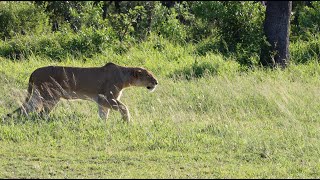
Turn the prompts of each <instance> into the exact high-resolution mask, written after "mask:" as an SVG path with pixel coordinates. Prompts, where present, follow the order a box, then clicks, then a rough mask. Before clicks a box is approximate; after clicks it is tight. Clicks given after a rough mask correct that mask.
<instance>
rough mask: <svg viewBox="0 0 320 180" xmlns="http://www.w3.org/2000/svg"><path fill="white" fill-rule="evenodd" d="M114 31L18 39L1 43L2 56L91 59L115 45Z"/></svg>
mask: <svg viewBox="0 0 320 180" xmlns="http://www.w3.org/2000/svg"><path fill="white" fill-rule="evenodd" d="M113 36H114V35H113V31H112V30H111V29H105V30H94V29H92V28H86V29H84V30H82V31H80V32H78V33H76V34H75V33H73V32H66V33H64V32H56V33H54V34H50V35H42V36H35V35H34V36H15V37H14V38H12V39H11V40H9V41H3V42H2V43H1V44H0V56H2V57H7V58H13V59H21V58H23V57H24V58H27V57H29V56H30V55H32V54H38V55H40V56H47V57H49V58H51V59H53V60H62V59H64V58H66V57H67V56H69V55H71V56H74V57H81V56H85V57H91V56H92V55H94V54H96V53H101V52H102V51H103V50H104V49H105V48H107V47H108V46H109V45H110V44H112V42H113Z"/></svg>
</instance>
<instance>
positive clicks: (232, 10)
mask: <svg viewBox="0 0 320 180" xmlns="http://www.w3.org/2000/svg"><path fill="white" fill-rule="evenodd" d="M263 8H264V7H263V6H262V5H261V4H260V3H256V2H221V1H206V2H197V3H194V4H193V5H192V12H193V13H194V14H195V17H196V18H200V19H202V21H204V22H205V23H206V24H207V27H208V28H209V29H210V28H211V29H212V27H216V31H217V32H215V31H213V33H217V34H212V35H211V36H218V37H220V38H219V41H220V42H217V41H213V42H212V43H213V44H214V45H213V46H212V47H214V48H215V47H216V45H219V46H220V47H217V49H218V50H220V52H222V53H223V54H228V53H233V55H235V56H236V58H237V61H238V62H239V63H241V64H243V65H253V62H251V61H249V60H248V59H250V57H251V56H252V54H254V53H259V51H260V44H261V42H262V40H263V39H262V37H263V36H262V35H263V31H262V30H263V28H262V24H263V20H264V9H263ZM208 43H209V42H207V43H206V44H207V45H206V46H207V47H208V46H209V45H208ZM240 48H241V51H242V52H241V53H238V51H239V50H240ZM238 55H240V56H238Z"/></svg>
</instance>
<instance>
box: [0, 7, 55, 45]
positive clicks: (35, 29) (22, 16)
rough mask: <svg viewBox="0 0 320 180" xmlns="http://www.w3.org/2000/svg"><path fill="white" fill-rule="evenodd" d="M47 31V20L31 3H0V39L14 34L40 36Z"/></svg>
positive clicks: (42, 10) (40, 10) (39, 8)
mask: <svg viewBox="0 0 320 180" xmlns="http://www.w3.org/2000/svg"><path fill="white" fill-rule="evenodd" d="M48 30H49V18H48V16H47V15H46V14H45V13H44V9H43V8H41V6H38V7H36V6H35V5H34V4H32V3H31V2H23V1H19V2H8V1H6V2H0V38H2V39H5V38H11V37H13V36H14V35H16V34H40V33H42V32H47V31H48Z"/></svg>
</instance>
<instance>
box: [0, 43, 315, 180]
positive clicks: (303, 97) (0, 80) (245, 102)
mask: <svg viewBox="0 0 320 180" xmlns="http://www.w3.org/2000/svg"><path fill="white" fill-rule="evenodd" d="M149 46H150V45H148V44H142V45H141V46H140V48H142V50H141V49H140V50H139V48H137V49H133V50H130V51H129V52H128V53H126V54H125V55H116V54H113V53H109V54H108V53H106V55H105V56H97V57H93V58H92V59H87V60H86V61H76V60H73V59H72V58H70V59H66V61H63V62H54V61H49V60H46V59H41V58H39V57H31V58H29V59H27V60H22V61H11V60H8V59H0V115H4V114H6V113H9V112H11V111H13V110H14V109H15V108H17V107H18V106H19V105H20V104H21V103H22V101H23V100H24V98H25V94H26V89H27V82H28V79H29V75H30V74H31V72H32V71H33V70H35V69H36V68H38V67H41V66H46V65H65V66H86V67H89V66H101V65H104V63H106V62H109V61H112V62H115V63H119V64H121V65H130V66H132V65H135V66H145V67H146V68H147V69H150V70H151V71H153V72H154V74H155V75H156V76H157V78H158V80H159V86H158V87H157V89H156V90H155V91H154V92H153V93H150V92H149V91H148V90H147V89H146V88H137V87H131V88H128V89H126V90H125V91H124V93H123V96H122V98H121V100H122V101H123V102H124V103H125V104H126V105H127V106H128V108H129V111H130V114H131V118H132V123H131V124H126V123H124V122H122V120H121V116H120V113H118V112H115V111H111V114H110V115H109V119H108V120H107V121H102V120H100V119H99V118H98V107H97V105H96V104H95V103H93V102H90V101H70V102H69V101H66V100H63V101H61V102H60V103H59V104H58V105H57V107H56V108H55V109H54V111H53V113H52V114H51V115H50V118H48V119H46V120H42V119H39V118H37V117H36V116H34V117H32V118H31V119H23V118H22V119H11V120H9V121H7V122H2V123H1V124H0V147H1V148H0V178H319V177H320V159H319V155H320V141H319V139H320V132H319V131H320V118H319V115H320V111H319V109H320V78H319V75H320V66H319V65H318V64H317V63H309V64H306V65H292V66H290V67H289V68H288V69H286V70H283V71H281V70H273V71H271V70H262V69H255V70H252V71H251V70H248V71H246V70H241V68H240V67H238V65H237V64H236V63H234V62H233V61H232V60H224V59H223V57H221V56H220V55H214V54H209V55H206V56H201V57H198V56H195V55H192V53H189V52H191V51H189V49H188V47H186V48H180V49H179V47H165V48H167V49H165V50H164V51H163V52H159V51H156V50H153V49H152V48H149ZM149 49H150V50H149ZM170 49H172V50H170ZM147 50H148V51H147ZM195 58H198V60H199V61H200V62H204V63H205V62H212V63H211V64H213V65H212V66H209V69H210V68H211V69H212V71H209V72H208V73H205V74H201V75H203V77H201V78H193V79H192V78H191V79H189V78H183V77H182V78H181V77H180V78H179V77H176V76H172V75H173V74H175V73H182V74H183V73H186V74H188V73H190V69H188V67H190V66H191V65H192V64H193V63H194V59H195ZM207 65H208V64H207ZM199 67H200V70H201V66H200V65H199ZM195 69H196V68H195Z"/></svg>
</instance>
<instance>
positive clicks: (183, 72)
mask: <svg viewBox="0 0 320 180" xmlns="http://www.w3.org/2000/svg"><path fill="white" fill-rule="evenodd" d="M238 71H240V64H238V63H237V62H235V61H233V60H230V59H229V60H225V59H224V58H223V56H221V55H217V54H211V53H209V54H207V55H206V56H205V57H198V58H197V59H196V60H195V61H194V63H193V64H192V65H191V66H188V67H184V68H183V69H180V70H176V71H175V72H174V73H173V74H171V77H174V78H176V77H179V78H185V79H187V80H190V79H193V78H201V77H204V76H207V75H209V76H212V75H225V76H233V75H235V74H236V73H237V72H238Z"/></svg>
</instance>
